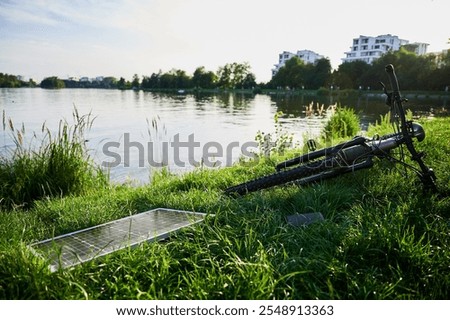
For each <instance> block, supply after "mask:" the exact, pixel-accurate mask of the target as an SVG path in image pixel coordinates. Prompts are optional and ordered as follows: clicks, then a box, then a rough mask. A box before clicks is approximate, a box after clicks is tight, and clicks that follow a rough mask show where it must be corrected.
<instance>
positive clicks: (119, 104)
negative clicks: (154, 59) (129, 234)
mask: <svg viewBox="0 0 450 320" xmlns="http://www.w3.org/2000/svg"><path fill="white" fill-rule="evenodd" d="M408 98H409V100H410V101H409V103H408V104H407V108H409V109H411V110H413V111H414V112H418V113H419V112H422V113H424V114H426V115H427V114H429V113H430V112H434V113H437V112H438V111H440V110H442V108H444V110H445V111H446V106H447V96H441V98H440V99H433V98H429V97H426V96H411V97H408ZM334 104H338V105H341V106H348V107H352V108H354V109H355V110H356V111H357V113H358V114H359V115H360V117H361V124H362V127H363V128H365V127H366V126H367V125H368V123H370V122H372V123H373V122H375V121H376V120H378V119H379V117H380V115H382V114H385V113H386V112H387V111H388V107H387V106H386V105H385V104H384V97H383V96H382V95H380V94H376V93H373V94H364V95H353V96H351V95H349V96H345V95H344V94H340V95H339V96H336V95H327V96H309V95H306V94H303V95H289V94H276V93H274V94H270V95H246V94H231V93H217V94H204V93H201V94H195V95H192V94H168V93H152V92H143V91H131V90H128V91H121V90H102V89H63V90H43V89H39V88H36V89H30V88H22V89H0V107H1V109H2V110H0V112H2V113H3V112H5V115H6V118H11V119H12V120H13V121H14V123H16V125H17V126H18V127H19V126H20V124H21V123H24V125H25V128H26V131H27V133H28V135H30V136H32V134H33V132H37V133H39V132H40V130H41V126H42V124H43V123H44V122H45V123H46V125H47V127H48V128H49V129H50V130H53V131H57V130H58V125H59V121H60V120H61V119H67V120H69V122H70V120H71V119H72V112H73V109H74V106H75V107H76V108H77V110H78V112H79V113H80V114H87V113H89V112H91V113H92V114H93V116H95V117H96V119H95V121H94V124H93V127H92V129H91V131H90V132H89V134H88V137H87V139H88V140H89V142H88V147H89V148H90V150H91V152H90V153H91V155H92V156H93V157H94V159H95V160H96V162H98V163H99V164H100V163H102V162H111V160H112V159H115V158H114V156H113V157H112V158H111V153H115V155H116V156H117V157H118V159H119V158H120V164H119V165H118V166H114V167H113V168H110V174H111V178H112V180H113V181H118V182H123V181H125V180H127V179H129V178H131V179H133V180H137V181H138V182H146V181H148V179H149V176H150V175H151V172H152V170H159V168H155V167H152V166H150V165H149V161H148V160H149V159H150V158H151V159H154V160H155V161H158V160H161V159H162V158H163V156H164V154H163V153H164V152H165V149H164V148H165V146H167V149H168V166H169V169H170V170H171V171H174V172H185V171H187V170H192V168H193V167H194V166H193V165H192V163H202V161H203V160H204V159H203V158H204V155H205V151H206V152H207V154H208V155H211V156H210V158H211V159H210V160H211V161H215V163H218V164H220V163H221V164H222V165H224V164H227V163H230V162H232V161H234V160H236V159H238V158H239V157H240V155H241V151H242V149H241V147H242V146H243V145H244V144H245V143H246V142H254V141H255V135H256V133H257V132H258V131H263V132H266V133H268V132H274V130H275V128H274V119H273V118H274V115H275V114H276V113H277V112H278V111H282V112H283V113H284V116H283V117H282V118H280V123H281V124H282V125H283V128H284V129H285V130H286V131H287V132H291V133H293V134H294V137H295V139H296V140H298V141H301V140H302V139H303V138H305V137H306V138H311V137H314V136H317V135H319V134H320V131H321V129H322V127H323V125H324V123H325V121H326V115H327V113H326V110H327V108H328V107H329V106H330V105H334ZM321 110H322V111H321ZM191 136H192V137H193V139H194V142H195V147H192V146H191V147H192V148H191V149H189V146H184V147H181V148H179V150H178V151H177V150H174V148H172V147H171V146H172V145H173V144H174V142H175V139H179V141H180V143H181V144H182V145H183V143H187V142H188V141H189V139H190V137H191ZM125 139H128V140H127V141H128V142H129V145H128V148H126V146H124V143H125V142H126V141H125ZM108 143H110V144H109V146H112V147H110V148H109V149H107V150H106V151H109V152H110V153H109V154H108V153H107V152H105V146H108ZM111 143H112V144H111ZM164 143H165V145H164ZM150 144H151V145H150ZM117 145H118V146H117ZM197 145H198V146H197ZM0 146H1V147H2V150H3V151H1V152H2V153H5V149H6V147H8V146H9V147H11V146H13V141H12V137H11V135H10V134H9V133H8V131H7V130H6V131H5V130H1V131H0ZM113 146H117V147H113ZM141 146H142V148H141ZM177 152H178V154H176V153H177ZM176 157H178V158H179V159H178V160H180V161H175V160H177V159H175V158H176ZM190 158H192V159H190ZM230 159H231V160H230ZM190 160H195V161H190ZM228 160H230V161H228ZM142 163H143V164H144V165H143V166H140V164H142ZM180 163H183V164H184V165H180Z"/></svg>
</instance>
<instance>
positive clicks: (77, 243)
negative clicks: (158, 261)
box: [30, 208, 206, 271]
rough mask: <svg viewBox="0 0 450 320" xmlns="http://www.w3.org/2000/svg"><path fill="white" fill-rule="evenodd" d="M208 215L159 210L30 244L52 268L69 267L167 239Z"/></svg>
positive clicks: (53, 269) (54, 269)
mask: <svg viewBox="0 0 450 320" xmlns="http://www.w3.org/2000/svg"><path fill="white" fill-rule="evenodd" d="M205 216H206V214H205V213H199V212H192V211H181V210H174V209H165V208H158V209H153V210H150V211H145V212H142V213H138V214H135V215H132V216H129V217H125V218H122V219H118V220H114V221H110V222H107V223H104V224H100V225H97V226H94V227H90V228H87V229H83V230H79V231H75V232H71V233H68V234H64V235H60V236H57V237H54V238H51V239H47V240H44V241H40V242H37V243H34V244H31V245H30V248H31V249H32V251H33V252H34V253H35V254H37V255H39V256H41V257H43V258H45V259H47V260H48V261H49V263H50V269H51V270H52V271H56V270H58V269H59V268H68V267H72V266H75V265H77V264H80V263H83V262H86V261H89V260H92V259H94V258H97V257H101V256H104V255H107V254H109V253H112V252H115V251H117V250H120V249H123V248H126V247H133V246H136V245H138V244H140V243H142V242H145V241H157V240H163V239H165V238H167V237H168V236H169V235H170V234H171V233H172V232H175V231H177V230H179V229H181V228H183V227H187V226H190V225H193V224H196V223H199V222H201V221H203V219H204V218H205Z"/></svg>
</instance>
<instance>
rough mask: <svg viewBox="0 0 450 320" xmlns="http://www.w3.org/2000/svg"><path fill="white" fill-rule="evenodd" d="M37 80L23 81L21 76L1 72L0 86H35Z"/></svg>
mask: <svg viewBox="0 0 450 320" xmlns="http://www.w3.org/2000/svg"><path fill="white" fill-rule="evenodd" d="M35 86H36V82H34V81H33V80H32V79H30V80H28V81H23V80H21V79H19V77H17V76H14V75H11V74H7V73H1V72H0V88H22V87H35Z"/></svg>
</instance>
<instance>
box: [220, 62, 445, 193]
mask: <svg viewBox="0 0 450 320" xmlns="http://www.w3.org/2000/svg"><path fill="white" fill-rule="evenodd" d="M386 72H387V74H388V77H389V82H390V84H391V88H392V90H393V91H392V92H387V90H386V87H385V85H384V84H383V83H382V82H380V84H381V85H382V86H383V89H384V93H385V94H386V96H387V98H386V104H387V105H388V106H389V107H390V108H391V116H392V119H393V126H394V132H393V133H391V134H388V135H384V136H375V137H373V138H372V139H369V138H365V137H361V136H357V137H355V138H353V139H352V140H350V141H347V142H344V143H341V144H338V145H336V146H333V147H329V148H324V149H320V150H317V151H316V150H314V147H310V150H311V152H309V153H307V154H304V155H301V156H299V157H296V158H293V159H290V160H288V161H285V162H282V163H280V164H278V165H277V166H276V171H277V172H276V173H273V174H270V175H267V176H264V177H261V178H257V179H255V180H251V181H248V182H244V183H242V184H239V185H236V186H232V187H230V188H227V189H226V190H225V193H226V194H228V195H245V194H247V193H249V192H253V191H257V190H261V189H266V188H270V187H273V186H277V185H282V184H285V183H289V182H294V183H295V184H297V185H304V184H308V183H312V182H317V181H321V180H325V179H329V178H333V177H337V176H340V175H342V174H344V173H349V172H355V171H357V170H361V169H366V168H370V167H372V166H373V164H374V162H373V158H374V157H378V158H389V159H391V160H394V161H395V162H399V163H401V164H403V165H404V166H406V167H407V168H410V169H412V170H413V171H414V172H416V173H417V175H418V177H419V178H420V180H421V182H422V183H423V186H424V187H425V188H426V189H429V190H432V191H436V190H437V189H436V183H435V180H436V177H435V174H434V172H433V170H432V169H431V168H429V167H427V165H426V164H425V163H424V162H423V156H424V153H423V152H418V151H417V150H416V148H415V146H414V143H413V138H416V139H417V141H419V142H420V141H422V140H423V139H425V131H424V130H423V128H422V126H421V125H420V124H418V123H414V122H412V121H407V120H406V115H405V109H404V108H403V102H406V99H403V98H402V97H401V95H400V89H399V85H398V80H397V76H396V74H395V71H394V67H393V66H392V65H387V66H386ZM405 147H406V149H407V150H408V151H409V153H410V155H411V159H412V160H413V161H414V162H415V163H416V164H417V166H412V165H409V164H407V163H405V161H404V157H405V152H404V149H405ZM396 148H399V151H400V152H399V155H400V157H399V158H398V159H397V158H395V157H393V156H392V155H391V151H392V150H394V149H396Z"/></svg>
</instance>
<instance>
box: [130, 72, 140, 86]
mask: <svg viewBox="0 0 450 320" xmlns="http://www.w3.org/2000/svg"><path fill="white" fill-rule="evenodd" d="M131 87H132V88H133V89H139V88H140V87H141V81H140V79H139V76H138V75H137V74H134V76H133V81H131Z"/></svg>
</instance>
